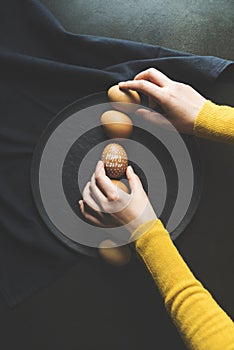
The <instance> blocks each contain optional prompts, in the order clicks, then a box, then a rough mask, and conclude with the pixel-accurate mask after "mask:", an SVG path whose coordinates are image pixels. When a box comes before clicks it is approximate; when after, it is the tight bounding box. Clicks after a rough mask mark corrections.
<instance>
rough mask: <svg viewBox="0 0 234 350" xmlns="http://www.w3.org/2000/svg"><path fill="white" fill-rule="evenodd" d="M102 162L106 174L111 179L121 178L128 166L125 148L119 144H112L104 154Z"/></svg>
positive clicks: (106, 148)
mask: <svg viewBox="0 0 234 350" xmlns="http://www.w3.org/2000/svg"><path fill="white" fill-rule="evenodd" d="M102 161H103V163H104V167H105V170H106V174H107V175H108V176H109V177H110V178H111V179H118V178H120V177H121V176H122V175H123V174H124V173H125V171H126V169H127V166H128V156H127V153H126V152H125V150H124V148H123V147H122V146H120V145H119V144H118V143H110V144H109V145H107V146H106V147H105V148H104V150H103V152H102Z"/></svg>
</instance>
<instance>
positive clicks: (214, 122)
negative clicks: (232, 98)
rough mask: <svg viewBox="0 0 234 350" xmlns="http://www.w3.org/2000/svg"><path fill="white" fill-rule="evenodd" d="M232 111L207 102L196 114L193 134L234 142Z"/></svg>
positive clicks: (229, 108) (226, 107) (233, 112)
mask: <svg viewBox="0 0 234 350" xmlns="http://www.w3.org/2000/svg"><path fill="white" fill-rule="evenodd" d="M233 121H234V109H233V108H232V107H228V106H218V105H216V104H215V103H213V102H211V101H209V100H207V101H206V102H205V103H204V105H203V107H202V108H201V110H200V112H199V113H198V115H197V117H196V120H195V123H194V128H193V133H194V135H195V136H197V137H203V138H206V139H210V140H214V141H220V142H227V143H233V142H234V122H233Z"/></svg>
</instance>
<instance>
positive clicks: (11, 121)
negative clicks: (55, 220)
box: [0, 0, 233, 306]
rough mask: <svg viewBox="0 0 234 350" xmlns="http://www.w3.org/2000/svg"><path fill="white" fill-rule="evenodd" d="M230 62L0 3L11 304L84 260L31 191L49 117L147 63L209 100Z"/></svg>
mask: <svg viewBox="0 0 234 350" xmlns="http://www.w3.org/2000/svg"><path fill="white" fill-rule="evenodd" d="M77 20H78V19H77ZM230 64H231V62H230V61H226V60H222V59H219V58H215V57H200V56H195V55H190V54H186V53H182V52H177V51H173V50H169V49H165V48H162V47H158V46H152V45H145V44H141V43H135V42H130V41H122V40H114V39H110V38H102V37H95V36H87V35H75V34H72V33H69V32H67V31H66V30H65V29H64V28H63V27H62V26H61V24H60V23H59V22H58V21H57V20H56V19H55V18H54V16H52V15H51V13H49V12H48V11H47V9H46V8H45V7H44V6H43V5H41V4H40V2H39V1H36V0H20V1H19V0H4V1H2V2H1V11H0V67H1V79H0V106H1V115H0V136H1V143H0V164H1V172H0V208H1V215H0V292H1V294H2V296H3V297H4V299H5V301H6V302H7V303H8V304H9V305H10V306H13V305H15V304H17V303H18V302H20V301H22V300H23V299H24V298H25V297H27V296H29V295H31V294H32V293H33V292H34V291H36V290H38V289H39V288H41V287H43V286H46V285H48V283H49V282H50V281H52V280H53V279H55V278H56V277H57V276H59V275H61V273H63V272H64V271H65V270H66V269H67V268H69V267H70V266H71V265H72V264H74V263H75V262H78V261H79V259H82V257H81V256H78V255H77V254H75V253H74V252H72V251H71V250H69V249H67V248H66V247H64V246H63V245H62V244H61V243H60V242H59V241H57V240H56V239H55V238H54V237H53V236H52V235H51V234H50V232H49V231H48V229H47V228H46V226H45V225H44V223H43V222H42V220H41V219H40V217H39V214H38V212H37V210H36V208H35V205H34V202H33V198H32V194H31V188H30V165H31V159H32V154H33V150H34V147H35V145H36V144H37V141H38V139H39V137H40V135H41V133H42V131H43V130H44V129H45V127H46V126H47V124H48V123H49V122H50V120H51V119H52V118H53V117H54V115H55V114H56V113H57V112H58V111H59V110H60V109H62V108H63V107H65V106H66V105H67V104H70V103H71V102H73V101H74V100H76V99H78V98H81V97H83V96H86V95H89V94H91V93H94V92H100V91H105V90H106V89H107V88H108V87H109V86H111V85H112V84H114V83H116V82H118V81H120V80H126V79H129V78H133V77H134V75H135V74H136V73H138V72H139V71H141V70H143V69H146V68H148V67H156V68H158V69H160V70H161V71H163V72H165V73H166V74H167V75H169V76H170V77H171V78H173V79H177V80H179V81H183V82H186V83H189V84H190V85H192V86H193V87H195V88H196V89H198V90H199V91H200V92H201V93H203V94H205V96H207V97H209V98H210V97H212V96H210V91H211V87H212V84H213V82H214V80H215V79H216V78H217V77H219V76H220V74H221V73H222V72H223V71H224V70H225V68H226V67H227V66H230ZM232 68H233V66H232ZM229 69H230V68H229ZM232 74H233V70H232Z"/></svg>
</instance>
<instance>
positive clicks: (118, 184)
mask: <svg viewBox="0 0 234 350" xmlns="http://www.w3.org/2000/svg"><path fill="white" fill-rule="evenodd" d="M111 181H112V182H113V184H114V185H116V186H117V187H118V188H120V189H121V190H122V191H124V192H126V193H129V190H128V188H127V186H126V185H125V184H124V183H123V182H122V181H119V180H111Z"/></svg>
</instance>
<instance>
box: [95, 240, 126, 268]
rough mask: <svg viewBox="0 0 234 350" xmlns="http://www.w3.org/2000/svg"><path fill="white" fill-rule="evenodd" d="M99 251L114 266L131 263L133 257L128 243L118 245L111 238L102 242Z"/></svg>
mask: <svg viewBox="0 0 234 350" xmlns="http://www.w3.org/2000/svg"><path fill="white" fill-rule="evenodd" d="M98 252H99V255H100V256H101V257H102V258H103V260H105V261H106V262H107V263H109V264H111V265H114V266H124V265H126V264H128V263H129V261H130V260H131V257H132V252H131V249H130V248H129V247H128V246H127V245H125V246H120V247H117V246H116V244H115V243H114V242H113V241H111V240H109V239H107V240H105V241H103V242H101V243H100V245H99V248H98Z"/></svg>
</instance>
